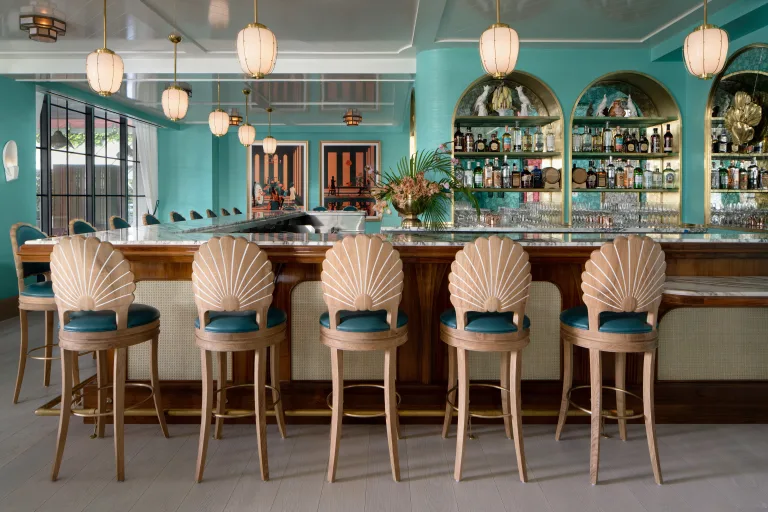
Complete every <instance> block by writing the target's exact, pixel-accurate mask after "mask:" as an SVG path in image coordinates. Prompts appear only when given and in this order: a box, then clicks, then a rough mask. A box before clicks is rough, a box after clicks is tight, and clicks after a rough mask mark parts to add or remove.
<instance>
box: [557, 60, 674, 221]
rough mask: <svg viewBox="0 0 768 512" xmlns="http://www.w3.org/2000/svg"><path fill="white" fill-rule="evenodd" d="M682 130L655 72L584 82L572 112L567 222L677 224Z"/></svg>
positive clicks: (612, 75)
mask: <svg viewBox="0 0 768 512" xmlns="http://www.w3.org/2000/svg"><path fill="white" fill-rule="evenodd" d="M667 133H669V134H671V135H672V137H671V139H669V141H670V142H667V136H666V134H667ZM681 133H682V117H681V114H680V109H679V107H678V105H677V102H676V101H675V99H674V98H673V96H672V94H671V93H670V92H669V90H668V89H667V88H666V87H665V86H664V85H663V84H661V83H660V82H659V81H657V80H656V79H654V78H652V77H650V76H648V75H645V74H643V73H639V72H635V71H618V72H614V73H609V74H607V75H603V76H601V77H599V78H597V79H595V80H594V81H593V82H592V83H590V84H589V85H588V86H587V87H586V88H585V89H584V90H583V91H582V93H581V95H580V96H579V99H578V101H577V102H576V104H575V105H574V107H573V111H572V112H571V143H570V147H569V149H568V150H569V154H570V162H571V169H570V171H569V173H568V176H569V177H570V180H571V197H570V201H569V205H570V211H569V221H570V225H571V226H574V227H583V228H606V227H614V228H617V227H626V228H638V227H654V228H664V227H669V228H672V227H677V226H679V225H680V219H681V210H682V137H681ZM654 135H656V136H658V137H659V138H658V139H656V142H654ZM638 174H639V176H638ZM636 180H637V181H636Z"/></svg>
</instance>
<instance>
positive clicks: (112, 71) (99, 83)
mask: <svg viewBox="0 0 768 512" xmlns="http://www.w3.org/2000/svg"><path fill="white" fill-rule="evenodd" d="M103 25H104V46H103V47H102V48H99V49H98V50H96V51H94V52H91V53H90V54H89V55H88V58H87V59H86V60H85V74H86V77H87V78H88V85H89V86H90V87H91V89H92V90H93V92H95V93H98V94H99V95H100V96H112V95H113V94H114V93H116V92H117V91H119V90H120V84H121V83H122V82H123V71H124V69H125V68H124V67H123V59H122V58H121V57H120V56H119V55H118V54H116V53H115V52H113V51H112V50H110V49H108V48H107V0H104V17H103Z"/></svg>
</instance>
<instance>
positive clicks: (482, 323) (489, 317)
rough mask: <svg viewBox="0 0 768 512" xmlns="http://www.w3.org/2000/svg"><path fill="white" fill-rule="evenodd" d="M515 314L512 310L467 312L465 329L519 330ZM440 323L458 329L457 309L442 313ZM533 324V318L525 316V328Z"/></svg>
mask: <svg viewBox="0 0 768 512" xmlns="http://www.w3.org/2000/svg"><path fill="white" fill-rule="evenodd" d="M513 317H514V315H513V314H512V312H511V311H509V312H506V313H480V312H478V311H468V312H467V324H466V325H465V326H464V330H466V331H469V332H482V333H486V334H504V333H509V332H517V326H516V325H515V324H514V322H513V321H512V318H513ZM440 323H442V324H443V325H444V326H446V327H450V328H451V329H456V328H457V327H456V310H455V309H448V310H446V311H444V312H443V314H442V315H440ZM530 326H531V319H530V318H528V316H527V315H526V316H525V318H523V329H528V328H529V327H530Z"/></svg>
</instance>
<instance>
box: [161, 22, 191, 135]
mask: <svg viewBox="0 0 768 512" xmlns="http://www.w3.org/2000/svg"><path fill="white" fill-rule="evenodd" d="M168 40H169V41H170V42H172V43H173V84H172V85H170V86H168V88H167V89H166V90H164V91H163V112H164V113H165V117H167V118H168V119H170V120H171V121H178V120H179V119H184V116H186V115H187V109H188V108H189V95H188V94H187V91H185V90H184V89H182V88H181V87H179V83H178V82H177V81H176V47H177V46H178V44H179V43H180V42H181V36H180V35H178V34H171V35H169V36H168Z"/></svg>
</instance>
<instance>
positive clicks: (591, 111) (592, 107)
mask: <svg viewBox="0 0 768 512" xmlns="http://www.w3.org/2000/svg"><path fill="white" fill-rule="evenodd" d="M594 114H595V104H594V102H592V101H590V102H589V106H588V107H587V117H592V116H593V115H594Z"/></svg>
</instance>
